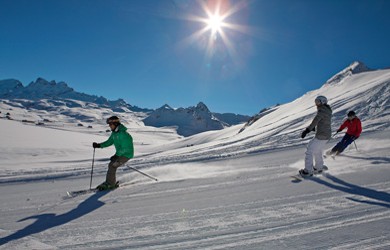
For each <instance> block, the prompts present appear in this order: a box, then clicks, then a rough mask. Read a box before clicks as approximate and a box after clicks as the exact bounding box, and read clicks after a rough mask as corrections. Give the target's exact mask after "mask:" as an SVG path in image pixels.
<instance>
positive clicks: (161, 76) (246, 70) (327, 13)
mask: <svg viewBox="0 0 390 250" xmlns="http://www.w3.org/2000/svg"><path fill="white" fill-rule="evenodd" d="M218 6H219V10H220V11H219V14H220V15H223V14H226V17H225V19H223V21H222V22H223V24H224V25H223V26H222V27H221V28H220V29H221V33H219V32H218V31H217V32H214V33H213V30H206V29H205V27H207V23H204V22H202V21H199V20H200V19H201V18H203V19H208V15H207V14H206V10H209V11H210V12H211V13H212V14H214V13H215V11H216V9H217V8H218ZM389 10H390V1H386V0H383V1H380V0H367V1H365V0H354V1H353V0H351V1H350V0H327V1H325V0H324V1H320V0H272V1H271V0H267V1H262V0H254V1H245V0H240V1H227V0H222V1H191V0H128V1H125V0H106V1H102V0H77V1H75V0H66V1H65V0H63V1H60V0H58V1H52V0H34V1H32V0H24V1H22V0H0V79H8V78H15V79H18V80H20V81H21V82H22V83H23V84H24V85H25V86H26V85H27V84H29V83H30V82H31V81H34V80H35V79H36V78H38V77H43V78H45V79H46V80H49V81H50V80H56V81H65V82H66V83H68V85H69V86H71V87H73V88H74V89H75V90H76V91H80V92H84V93H88V94H94V95H99V96H100V95H102V96H105V97H107V98H109V99H118V98H123V99H125V100H126V101H127V102H128V103H130V104H132V105H137V106H139V107H144V108H158V107H160V106H162V105H163V104H165V103H167V104H169V105H171V106H172V107H188V106H194V105H196V104H197V103H198V102H199V101H203V102H204V103H205V104H206V105H207V106H208V107H209V108H210V110H212V111H214V112H221V113H223V112H233V113H240V114H247V115H253V114H255V113H257V112H258V111H260V110H261V109H263V108H265V107H268V106H272V105H274V104H276V103H286V102H289V101H292V100H294V99H296V98H298V97H299V96H301V95H302V94H304V93H306V92H308V91H310V90H313V89H317V88H319V87H320V86H321V85H322V84H323V83H324V82H325V81H326V80H327V79H329V78H330V77H331V76H332V75H334V74H336V73H337V72H338V71H340V70H342V69H343V68H345V67H347V66H348V65H349V64H350V63H352V62H353V61H356V60H360V61H362V62H364V63H365V64H366V65H367V66H368V67H370V68H376V69H378V68H386V67H389V66H390V46H389V44H390V16H389ZM201 31H202V32H201Z"/></svg>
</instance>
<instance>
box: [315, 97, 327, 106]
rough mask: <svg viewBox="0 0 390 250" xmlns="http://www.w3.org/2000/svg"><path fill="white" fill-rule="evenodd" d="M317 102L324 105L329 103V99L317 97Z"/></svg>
mask: <svg viewBox="0 0 390 250" xmlns="http://www.w3.org/2000/svg"><path fill="white" fill-rule="evenodd" d="M315 102H317V103H319V104H322V105H324V104H327V103H328V99H327V98H326V97H325V96H323V95H319V96H317V97H316V99H315Z"/></svg>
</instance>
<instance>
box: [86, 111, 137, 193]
mask: <svg viewBox="0 0 390 250" xmlns="http://www.w3.org/2000/svg"><path fill="white" fill-rule="evenodd" d="M107 124H108V125H109V126H110V129H111V131H112V133H111V136H110V137H109V138H108V140H107V141H105V142H102V143H96V142H94V143H92V146H93V148H106V147H109V146H111V145H112V144H114V146H115V149H116V153H115V155H114V156H112V157H111V158H110V160H111V161H110V163H109V164H108V171H107V175H106V181H105V182H103V183H102V184H100V185H99V186H97V189H99V190H109V189H114V188H117V187H118V183H117V182H116V170H117V168H118V167H120V166H122V165H123V164H125V163H126V162H127V161H128V160H130V159H131V158H133V157H134V146H133V138H132V137H131V135H130V134H129V133H128V132H127V131H126V130H127V128H126V127H125V126H124V125H123V124H121V123H120V120H119V118H118V117H117V116H111V117H110V118H108V119H107Z"/></svg>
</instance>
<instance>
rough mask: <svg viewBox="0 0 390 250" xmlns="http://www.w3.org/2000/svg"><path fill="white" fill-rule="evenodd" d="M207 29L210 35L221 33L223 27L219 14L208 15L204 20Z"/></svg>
mask: <svg viewBox="0 0 390 250" xmlns="http://www.w3.org/2000/svg"><path fill="white" fill-rule="evenodd" d="M206 24H207V27H206V28H207V29H208V30H211V33H212V34H215V33H221V32H222V27H223V26H224V25H225V23H224V22H223V17H222V16H220V15H219V14H214V15H210V16H209V18H208V19H207V20H206Z"/></svg>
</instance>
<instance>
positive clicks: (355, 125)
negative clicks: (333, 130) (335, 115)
mask: <svg viewBox="0 0 390 250" xmlns="http://www.w3.org/2000/svg"><path fill="white" fill-rule="evenodd" d="M345 128H347V134H349V135H353V136H355V137H359V136H360V134H361V133H362V123H361V122H360V120H359V118H357V117H355V118H353V119H352V120H348V119H347V120H345V122H344V123H343V124H341V126H340V128H339V130H340V131H341V130H343V129H345Z"/></svg>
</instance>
